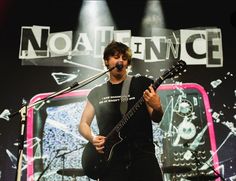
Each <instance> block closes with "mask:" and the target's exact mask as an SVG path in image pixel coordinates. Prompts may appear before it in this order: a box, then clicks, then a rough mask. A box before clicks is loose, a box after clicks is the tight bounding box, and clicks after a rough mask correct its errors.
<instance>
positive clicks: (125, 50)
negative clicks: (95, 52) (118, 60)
mask: <svg viewBox="0 0 236 181" xmlns="http://www.w3.org/2000/svg"><path fill="white" fill-rule="evenodd" d="M119 54H122V55H123V56H125V57H126V58H127V60H128V65H130V63H131V57H132V51H131V49H130V48H129V47H128V46H127V45H125V44H123V43H121V42H116V41H112V42H111V43H110V44H108V45H107V47H106V48H105V50H104V53H103V59H104V60H108V59H109V58H110V57H111V56H114V55H119Z"/></svg>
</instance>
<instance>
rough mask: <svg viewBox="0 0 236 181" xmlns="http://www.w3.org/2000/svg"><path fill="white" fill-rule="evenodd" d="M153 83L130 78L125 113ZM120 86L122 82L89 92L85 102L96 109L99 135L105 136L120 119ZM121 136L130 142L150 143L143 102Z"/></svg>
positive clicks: (98, 87)
mask: <svg viewBox="0 0 236 181" xmlns="http://www.w3.org/2000/svg"><path fill="white" fill-rule="evenodd" d="M152 83H153V80H151V79H149V78H147V77H144V76H139V77H133V78H132V81H131V84H130V91H129V95H128V110H130V108H132V107H133V106H134V104H135V103H136V102H137V101H138V100H139V99H141V97H142V96H143V92H144V90H146V89H147V88H148V86H150V85H151V84H152ZM122 85H123V82H121V83H119V84H112V83H110V82H109V81H108V82H106V83H104V84H102V85H100V86H97V87H95V88H94V89H92V90H91V91H90V93H89V95H88V100H89V101H90V102H91V103H92V105H93V106H94V108H95V115H96V119H97V123H98V127H99V134H100V135H104V136H107V135H108V133H109V132H110V131H111V130H112V129H113V128H114V127H115V126H116V125H117V123H118V122H119V121H120V120H121V119H122V116H121V112H120V102H121V90H122ZM120 132H121V136H122V138H124V139H127V140H128V141H129V142H130V141H131V142H132V141H146V140H149V141H152V140H153V134H152V123H151V119H150V116H149V113H148V111H147V108H146V105H145V103H144V102H143V104H142V105H141V106H140V107H139V108H138V109H137V111H136V112H135V114H134V115H133V116H132V117H131V118H130V119H129V120H128V122H127V124H126V125H125V126H124V127H123V128H122V129H121V131H120Z"/></svg>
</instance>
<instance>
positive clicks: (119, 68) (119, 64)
mask: <svg viewBox="0 0 236 181" xmlns="http://www.w3.org/2000/svg"><path fill="white" fill-rule="evenodd" d="M123 67H124V66H123V64H122V63H121V62H117V63H116V68H117V69H118V71H121V70H122V69H123Z"/></svg>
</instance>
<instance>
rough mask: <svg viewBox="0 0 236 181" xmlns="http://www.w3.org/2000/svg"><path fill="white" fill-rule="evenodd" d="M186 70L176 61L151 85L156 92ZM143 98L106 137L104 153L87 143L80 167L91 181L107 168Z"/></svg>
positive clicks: (182, 64)
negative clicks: (168, 79) (122, 134)
mask: <svg viewBox="0 0 236 181" xmlns="http://www.w3.org/2000/svg"><path fill="white" fill-rule="evenodd" d="M185 68H186V63H185V62H184V61H182V60H180V61H178V62H177V63H176V64H175V65H173V66H172V67H171V68H170V69H169V70H167V71H166V72H165V73H164V74H163V75H162V76H160V77H159V78H158V79H157V80H156V81H155V82H154V84H153V85H152V86H153V89H154V90H156V89H157V88H158V87H159V86H160V85H161V83H162V82H163V81H164V80H165V79H167V78H171V77H173V76H175V75H176V74H177V73H180V72H182V71H183V70H185ZM144 102H145V101H144V98H143V97H141V98H140V99H139V100H138V101H137V102H136V103H135V105H134V106H133V107H132V108H131V109H130V110H129V111H128V112H127V113H126V114H125V115H124V116H123V118H122V119H121V120H120V121H119V122H118V123H117V124H116V126H115V127H114V128H113V129H112V130H111V131H110V132H109V134H108V135H107V136H106V141H105V148H104V153H103V154H101V153H98V152H97V150H96V149H95V147H94V146H93V144H92V143H90V142H89V143H87V144H86V146H85V148H84V150H83V153H82V167H83V170H84V173H85V175H87V176H88V177H89V178H91V179H94V180H96V179H98V178H99V177H101V176H102V175H103V174H104V172H105V171H106V169H107V167H108V163H109V161H110V160H111V158H112V154H113V150H114V148H115V147H116V146H117V145H118V144H119V143H120V142H122V140H123V139H122V137H121V136H120V130H121V129H122V128H123V127H124V126H125V125H126V123H127V122H128V120H129V119H130V118H131V117H132V116H133V115H134V113H135V112H136V111H137V110H138V109H139V107H140V106H141V105H142V104H143V103H144Z"/></svg>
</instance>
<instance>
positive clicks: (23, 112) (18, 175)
mask: <svg viewBox="0 0 236 181" xmlns="http://www.w3.org/2000/svg"><path fill="white" fill-rule="evenodd" d="M115 68H117V69H120V68H122V67H121V65H120V64H116V65H115V66H114V67H112V68H110V69H108V70H106V71H104V72H101V73H98V74H96V75H94V76H92V77H90V78H88V79H85V80H83V81H81V82H75V83H74V84H73V85H72V86H69V87H67V88H65V89H63V90H60V91H58V92H54V93H52V94H51V95H49V96H47V97H45V98H43V99H40V100H38V101H36V102H34V103H33V104H30V105H24V106H23V107H22V108H21V109H20V110H19V111H16V112H14V113H13V114H10V115H9V118H12V117H14V116H16V115H18V114H19V113H21V117H22V119H21V120H22V121H21V140H20V142H19V151H18V158H17V163H18V164H17V172H16V181H20V179H21V176H22V170H21V168H22V159H23V148H24V138H25V127H26V126H25V125H26V121H27V120H26V118H27V116H26V115H27V110H28V109H29V108H32V107H34V106H36V105H38V104H41V103H42V105H43V104H45V103H46V101H48V100H50V99H52V98H54V97H56V96H59V95H62V94H66V93H69V92H71V91H73V90H76V89H79V88H81V87H83V86H85V85H87V84H89V83H90V82H92V81H94V80H96V79H98V78H99V77H101V76H103V75H104V74H106V73H107V72H110V71H112V70H113V69H115Z"/></svg>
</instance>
